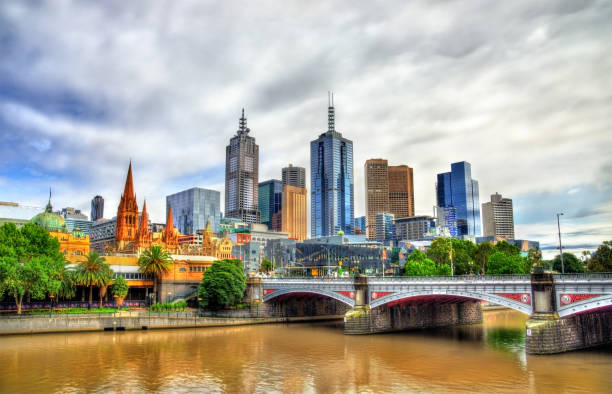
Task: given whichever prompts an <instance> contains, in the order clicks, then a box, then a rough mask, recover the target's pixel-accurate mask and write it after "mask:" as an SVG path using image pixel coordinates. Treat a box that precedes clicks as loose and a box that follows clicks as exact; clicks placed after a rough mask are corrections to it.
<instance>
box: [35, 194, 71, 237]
mask: <svg viewBox="0 0 612 394" xmlns="http://www.w3.org/2000/svg"><path fill="white" fill-rule="evenodd" d="M30 222H32V223H34V224H36V225H38V226H40V227H42V228H44V229H45V230H47V231H61V232H66V221H65V220H64V218H63V217H61V216H60V215H58V214H57V213H53V211H52V208H51V201H50V200H49V203H48V204H47V207H46V208H45V212H42V213H39V214H38V215H36V216H34V217H33V218H32V220H30Z"/></svg>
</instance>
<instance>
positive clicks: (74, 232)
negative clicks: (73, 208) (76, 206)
mask: <svg viewBox="0 0 612 394" xmlns="http://www.w3.org/2000/svg"><path fill="white" fill-rule="evenodd" d="M72 236H73V237H74V238H85V233H84V232H83V230H81V228H80V227H79V226H76V227H75V228H74V230H72Z"/></svg>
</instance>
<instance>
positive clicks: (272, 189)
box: [258, 179, 283, 231]
mask: <svg viewBox="0 0 612 394" xmlns="http://www.w3.org/2000/svg"><path fill="white" fill-rule="evenodd" d="M258 193H259V195H258V206H259V212H260V214H261V223H262V224H265V225H266V226H268V228H269V229H270V230H274V231H280V227H281V224H280V220H278V218H277V217H275V216H274V215H277V216H278V215H280V211H281V207H282V199H283V183H282V182H281V181H279V180H277V179H270V180H269V181H264V182H261V183H260V184H259V192H258Z"/></svg>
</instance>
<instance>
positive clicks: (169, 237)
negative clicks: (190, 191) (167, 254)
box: [162, 205, 178, 250]
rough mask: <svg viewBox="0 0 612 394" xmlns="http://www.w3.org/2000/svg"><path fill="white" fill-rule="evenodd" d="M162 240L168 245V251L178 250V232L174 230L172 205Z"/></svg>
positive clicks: (169, 208) (169, 207)
mask: <svg viewBox="0 0 612 394" xmlns="http://www.w3.org/2000/svg"><path fill="white" fill-rule="evenodd" d="M162 240H163V241H164V242H165V243H166V249H168V250H175V249H177V248H178V232H176V231H175V229H174V218H173V217H172V205H169V206H168V217H167V218H166V228H165V229H164V234H163V236H162Z"/></svg>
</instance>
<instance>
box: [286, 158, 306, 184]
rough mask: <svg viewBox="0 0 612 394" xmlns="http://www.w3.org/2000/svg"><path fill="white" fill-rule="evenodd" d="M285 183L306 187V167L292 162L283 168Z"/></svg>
mask: <svg viewBox="0 0 612 394" xmlns="http://www.w3.org/2000/svg"><path fill="white" fill-rule="evenodd" d="M283 185H289V186H295V187H301V188H302V189H303V188H305V187H306V169H305V168H304V167H294V166H293V165H292V164H289V167H285V168H283Z"/></svg>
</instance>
